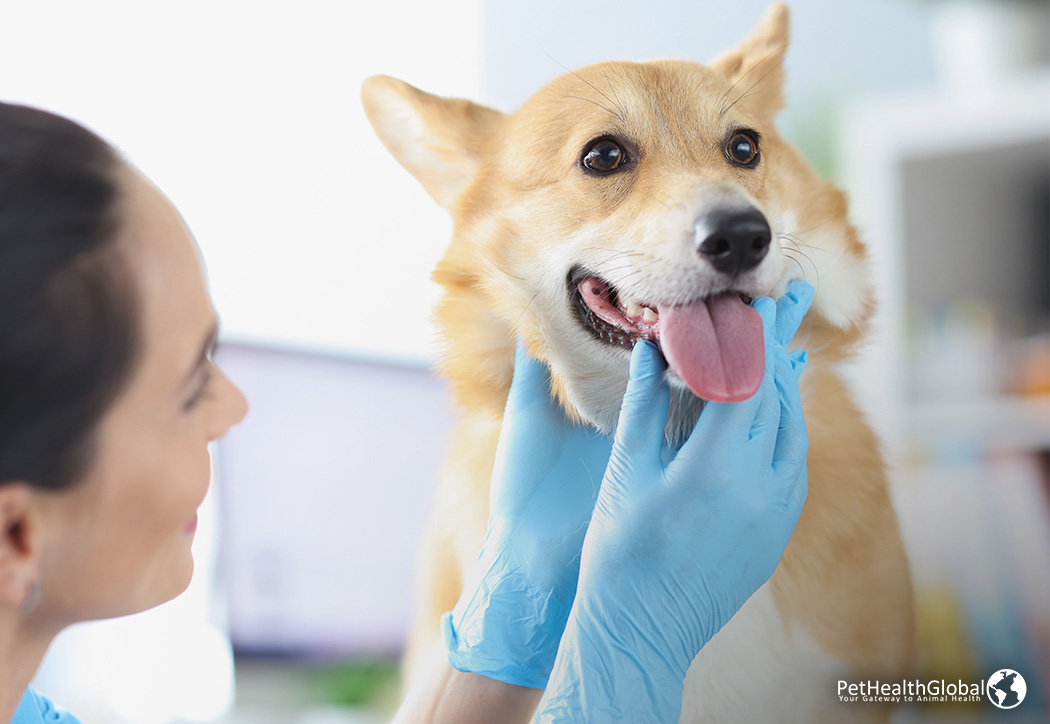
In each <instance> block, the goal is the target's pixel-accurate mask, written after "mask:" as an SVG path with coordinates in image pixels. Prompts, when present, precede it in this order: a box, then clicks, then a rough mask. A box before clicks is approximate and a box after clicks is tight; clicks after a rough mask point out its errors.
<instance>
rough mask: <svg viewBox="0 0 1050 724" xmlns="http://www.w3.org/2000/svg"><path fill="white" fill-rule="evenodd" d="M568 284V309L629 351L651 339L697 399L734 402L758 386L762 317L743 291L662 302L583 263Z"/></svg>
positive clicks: (601, 335)
mask: <svg viewBox="0 0 1050 724" xmlns="http://www.w3.org/2000/svg"><path fill="white" fill-rule="evenodd" d="M568 282H569V296H570V299H571V304H572V307H573V309H574V311H575V313H576V316H577V318H578V319H579V321H580V323H581V324H582V325H583V326H584V327H585V328H586V329H588V330H589V331H590V332H591V333H592V334H594V335H595V336H596V337H597V338H598V339H600V340H602V341H603V342H605V343H607V344H610V345H614V346H620V347H624V348H626V349H632V348H633V347H634V345H636V344H637V343H638V342H640V341H641V340H650V341H652V342H655V343H656V344H657V345H659V347H660V350H661V351H662V352H663V355H664V357H665V359H666V360H667V363H668V365H669V366H670V367H671V369H672V370H673V371H674V372H675V373H676V374H677V375H678V376H679V377H680V378H681V379H682V381H683V382H685V384H686V386H687V387H689V389H690V390H692V391H693V393H694V394H695V395H697V396H698V397H700V398H703V399H705V400H711V401H714V402H739V401H741V400H746V399H748V398H749V397H751V396H752V395H753V394H754V393H755V392H756V391H757V390H758V388H759V386H760V385H761V384H762V376H763V373H764V372H765V341H764V338H763V332H762V318H761V317H760V316H759V314H758V312H756V311H755V310H754V309H752V308H751V306H750V304H751V297H750V296H748V295H747V294H745V293H742V292H737V291H729V292H723V293H720V294H715V295H712V296H708V297H701V298H698V299H696V300H695V301H693V302H689V303H687V304H660V303H647V302H645V301H642V300H636V299H630V298H628V297H625V296H624V295H623V294H621V293H620V291H619V290H618V289H617V288H616V287H614V286H613V285H612V284H611V283H609V282H608V281H606V280H605V279H602V278H601V277H599V276H597V275H595V274H592V273H590V272H588V271H586V270H585V269H582V268H577V269H574V270H573V271H572V272H570V274H569V278H568Z"/></svg>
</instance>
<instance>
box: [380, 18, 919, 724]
mask: <svg viewBox="0 0 1050 724" xmlns="http://www.w3.org/2000/svg"><path fill="white" fill-rule="evenodd" d="M787 28H788V17H787V10H786V8H784V7H783V6H782V5H777V6H773V8H771V9H770V11H769V12H768V13H767V15H766V17H765V18H764V20H763V21H762V23H761V24H760V25H759V27H758V28H757V29H756V30H755V31H754V32H753V33H752V35H751V36H749V37H748V38H747V39H746V40H745V41H744V42H743V43H741V45H740V46H738V47H737V48H736V49H734V50H732V51H730V52H728V53H726V54H724V55H722V56H720V57H719V58H718V59H716V60H715V61H714V62H713V63H712V64H711V66H702V65H699V64H696V63H688V62H678V61H654V62H649V63H621V62H610V63H602V64H599V65H595V66H590V67H587V68H584V69H582V70H579V71H577V72H575V73H569V74H566V75H564V76H562V77H560V78H558V79H556V80H554V81H553V82H551V83H550V84H548V85H547V86H546V87H544V88H543V89H541V90H540V91H539V92H538V93H536V95H535V96H533V98H531V99H530V100H529V101H528V102H527V103H526V104H525V105H524V106H523V107H522V108H521V109H520V110H518V111H517V112H515V113H513V114H509V115H503V114H500V113H497V112H496V111H492V110H490V109H486V108H483V107H481V106H477V105H475V104H473V103H470V102H468V101H462V100H446V99H440V98H437V97H434V96H431V95H428V94H425V93H423V92H422V91H419V90H418V89H415V88H413V87H411V86H409V85H407V84H405V83H402V82H401V81H397V80H395V79H393V78H388V77H375V78H371V79H369V80H368V81H366V83H365V86H364V88H363V91H362V96H363V100H364V104H365V109H366V111H367V113H368V115H369V118H370V120H371V121H372V123H373V125H374V127H375V128H376V131H377V133H378V134H379V136H380V138H381V139H382V140H383V142H384V143H385V144H386V146H387V147H388V148H389V149H390V151H391V153H392V154H393V155H394V156H395V157H396V158H397V159H398V160H399V161H400V162H401V163H402V164H403V165H404V166H405V167H406V168H407V169H408V170H409V171H410V172H412V173H413V174H414V175H415V176H416V177H417V178H418V179H419V180H420V182H421V183H422V184H423V186H424V188H426V189H427V191H428V192H429V193H430V194H431V196H433V197H434V199H435V200H436V201H437V202H438V203H440V204H441V205H442V206H444V207H445V208H446V209H447V210H448V211H449V213H450V214H451V215H452V218H453V220H454V236H453V239H452V242H451V244H450V246H449V249H448V252H447V254H446V255H445V257H444V259H443V260H442V261H441V262H440V264H439V265H438V268H437V269H436V270H435V272H434V278H435V279H436V280H437V281H438V282H439V283H440V284H441V285H442V286H443V287H444V289H445V293H444V296H443V298H442V300H441V302H440V303H439V305H438V307H437V310H436V314H435V320H436V322H437V325H438V327H439V329H440V330H441V334H442V335H443V338H444V341H445V346H444V352H443V354H442V358H441V363H440V364H441V369H442V371H443V372H444V373H445V374H446V375H447V377H448V379H449V380H450V381H451V384H452V387H453V390H454V393H455V400H456V402H457V404H458V405H459V406H460V407H461V408H462V410H463V417H462V422H461V423H460V426H459V428H458V430H457V431H456V434H455V438H454V442H453V445H452V447H451V450H450V454H449V459H448V464H447V468H446V470H445V471H444V475H443V483H442V487H441V490H440V492H439V494H438V504H437V508H436V510H435V511H434V516H433V519H432V524H431V529H430V531H429V533H428V539H427V540H428V542H427V546H426V548H425V550H424V554H423V559H422V566H421V567H422V581H423V588H424V590H423V594H422V595H423V600H421V602H420V605H419V608H418V615H417V618H416V622H415V629H414V633H413V636H412V640H411V647H410V651H409V654H408V657H407V661H408V671H409V676H410V677H411V675H412V671H413V670H414V668H415V666H416V665H417V664H418V663H419V662H420V660H421V658H422V654H423V652H424V651H425V650H428V649H429V647H430V646H431V645H432V642H433V639H434V638H435V637H436V636H437V630H438V628H437V627H438V621H439V618H440V616H441V614H442V613H443V612H444V611H447V610H449V609H451V608H452V606H453V604H454V603H455V600H456V598H457V597H458V595H459V588H460V586H461V581H462V576H463V572H464V571H465V569H466V568H467V567H469V565H470V564H471V562H472V561H473V559H474V557H475V556H476V553H477V550H478V546H479V545H480V541H481V537H482V535H483V534H484V529H485V520H486V517H487V513H488V486H489V476H490V472H491V468H492V461H493V455H494V450H495V444H496V441H497V439H498V435H499V421H500V416H501V414H502V409H503V405H504V402H505V400H506V395H507V390H508V387H509V385H510V380H511V374H512V370H513V358H514V343H515V339H517V338H521V339H522V340H524V341H525V343H526V345H527V346H528V349H529V351H530V352H531V353H532V354H533V355H534V356H536V357H538V358H539V359H542V360H544V361H545V362H546V363H547V364H548V365H549V366H550V368H551V373H552V380H553V385H554V391H555V395H556V397H557V398H558V399H559V401H560V402H561V403H562V404H563V405H564V407H565V409H566V411H567V412H568V413H569V414H570V415H571V416H573V417H574V418H576V419H581V420H583V421H585V422H586V423H589V424H592V425H595V426H597V427H599V428H601V429H604V430H611V429H613V428H614V427H615V423H616V416H617V414H618V411H619V404H620V398H621V397H622V395H623V390H624V388H625V385H626V378H627V359H628V353H627V352H626V351H624V350H617V349H610V348H609V346H608V345H604V343H601V342H599V341H598V340H596V339H593V338H590V337H588V336H587V334H586V333H585V332H584V331H583V330H582V329H581V328H580V325H579V324H578V322H576V320H575V319H574V318H573V317H572V315H571V314H570V310H569V303H568V294H567V291H566V275H567V273H568V270H569V269H570V267H571V266H572V265H573V264H582V265H584V266H586V267H587V268H589V269H592V270H595V271H598V272H601V273H602V274H603V275H605V277H606V278H608V279H609V280H610V281H612V282H614V283H615V284H616V285H617V287H618V288H620V289H623V290H627V291H629V292H631V296H633V297H635V298H638V299H642V300H647V299H654V298H660V299H664V300H666V299H681V300H683V301H685V300H688V299H690V298H691V297H690V295H695V294H696V289H697V288H706V287H704V285H708V284H713V283H714V282H712V281H711V279H710V277H709V276H705V272H704V270H703V269H702V268H700V266H699V263H698V262H697V258H696V255H695V252H693V251H692V247H691V245H690V243H688V239H687V236H688V233H689V231H690V226H689V222H690V220H691V219H693V218H695V215H696V213H697V211H698V210H699V209H703V208H704V206H705V205H706V204H710V203H712V202H713V201H716V200H718V199H725V198H734V199H746V200H749V201H750V202H753V203H755V204H757V205H758V206H759V207H760V208H761V209H762V210H763V212H764V213H765V214H766V216H767V218H768V219H769V221H770V225H771V226H772V227H773V229H774V235H775V240H774V244H773V247H774V248H773V249H771V252H770V254H769V256H768V257H767V259H766V260H764V261H763V263H762V265H761V266H760V267H759V269H758V270H756V272H755V273H754V274H753V275H752V276H751V277H749V279H750V282H749V283H750V284H751V285H752V288H749V290H748V293H753V295H755V296H757V295H759V294H772V295H774V296H775V295H777V294H778V293H780V292H782V290H783V288H784V286H786V284H787V282H788V281H789V280H790V279H792V278H806V279H807V280H809V281H810V282H812V283H813V284H814V285H815V286H816V287H817V296H816V299H815V301H814V306H813V310H812V311H811V312H810V314H809V315H808V316H807V318H806V321H805V323H804V325H803V328H802V330H801V331H800V333H799V335H798V337H797V338H796V343H797V346H799V347H803V348H805V349H807V350H808V351H809V355H810V364H809V367H808V368H807V371H806V373H805V376H804V378H803V382H804V390H803V399H804V404H805V408H806V419H807V424H808V426H809V431H810V438H811V451H810V457H809V491H810V492H809V499H808V501H807V504H806V507H805V510H804V512H803V515H802V519H801V521H800V523H799V527H798V530H797V531H796V533H795V535H794V537H793V538H792V541H791V543H790V545H789V547H788V549H787V552H786V554H785V556H784V559H783V561H782V563H781V565H780V567H779V568H778V570H777V572H776V574H775V575H774V577H773V579H772V580H771V582H770V584H769V588H770V590H771V592H772V596H773V600H774V601H775V603H776V607H777V609H778V610H779V615H780V617H781V619H782V620H783V622H784V624H783V626H784V627H788V628H792V630H794V628H795V627H799V628H800V629H801V630H804V631H805V632H806V635H807V636H808V637H810V638H812V640H814V641H815V642H816V645H817V646H818V647H819V649H820V650H822V651H823V652H824V653H825V654H827V655H828V656H829V657H831V658H832V659H834V660H836V661H841V662H843V663H844V664H845V665H846V666H847V670H848V672H849V675H852V676H855V677H856V676H861V675H866V674H868V673H873V674H876V675H880V676H891V675H903V674H904V673H905V671H906V669H907V667H908V665H909V662H910V659H911V655H912V639H913V630H912V628H913V624H912V610H911V591H910V584H909V578H908V573H907V564H906V560H905V557H904V553H903V550H902V547H901V542H900V537H899V534H898V530H897V523H896V519H895V516H894V514H893V510H892V508H891V506H890V500H889V495H888V490H887V482H886V477H885V473H884V468H883V462H882V460H881V457H880V453H879V447H878V441H877V440H876V439H875V437H874V435H873V434H872V433H871V431H870V430H869V429H868V427H867V425H866V424H865V422H864V420H863V419H862V416H861V414H860V413H859V411H858V410H857V409H856V407H855V406H854V404H853V402H852V401H851V399H850V395H849V393H848V391H847V389H846V388H845V386H844V384H843V382H842V380H841V379H840V377H839V376H838V373H837V371H836V369H835V366H836V364H838V363H840V362H842V361H844V360H846V359H847V358H848V356H849V354H850V353H851V351H852V350H853V349H854V347H855V346H856V344H857V343H858V342H859V341H860V339H861V338H862V337H863V335H864V333H865V331H866V328H867V325H868V320H869V319H870V316H871V313H872V311H873V301H872V293H871V289H870V287H869V284H868V280H867V276H866V271H865V270H866V256H865V251H864V248H863V246H862V245H861V243H860V242H859V241H858V239H857V236H856V233H855V231H854V229H853V227H852V226H851V225H850V223H849V221H848V218H847V203H846V200H845V197H844V195H843V194H842V193H841V192H840V191H838V190H837V189H835V188H834V187H833V186H832V185H830V184H828V183H826V182H823V181H821V180H820V179H818V178H817V177H816V176H815V174H814V173H813V172H812V170H811V169H810V168H809V167H808V166H807V165H806V164H805V162H804V161H803V160H802V159H801V158H800V157H799V156H798V155H797V153H796V152H795V151H794V150H793V149H792V148H790V147H789V146H788V145H787V144H786V143H785V142H784V141H783V139H781V137H780V136H779V135H778V134H777V131H776V129H775V127H774V126H773V123H772V119H773V116H774V114H775V112H776V111H777V110H778V109H779V108H780V107H781V106H782V105H783V98H782V91H781V87H782V82H783V71H782V62H783V55H784V51H785V49H786V47H787V43H788V40H787V39H788V29H787ZM738 127H747V128H753V129H755V130H757V131H759V132H760V133H761V135H762V139H761V153H762V161H761V163H760V164H759V165H758V166H757V167H756V168H755V169H751V170H744V169H739V168H736V167H733V166H731V165H730V164H729V163H727V161H726V159H725V157H724V155H723V152H722V147H721V140H722V139H723V138H724V137H725V135H726V134H727V133H729V132H731V131H732V129H734V128H738ZM603 135H615V136H617V137H619V138H626V139H628V140H629V142H630V147H629V149H628V151H629V155H632V154H633V156H634V158H635V159H636V160H637V164H636V165H635V166H634V167H633V168H632V169H631V170H630V171H629V172H625V173H618V174H613V175H610V176H608V177H603V178H601V179H595V178H594V177H592V176H588V175H587V174H585V173H583V172H582V170H581V168H580V167H579V165H578V161H579V158H580V155H581V152H582V150H583V149H584V148H585V146H586V145H587V143H588V141H591V140H593V139H595V138H597V137H599V136H603ZM824 290H828V291H824ZM716 291H717V290H716ZM674 382H675V380H672V383H674ZM675 390H676V392H675V395H674V400H673V402H672V413H671V418H672V419H671V420H670V421H669V425H668V431H667V432H668V435H669V436H670V437H673V436H675V435H677V434H679V433H680V432H681V430H683V429H688V428H689V426H691V424H692V422H693V421H695V417H696V414H698V412H699V409H700V408H699V406H698V404H697V403H696V400H695V398H693V397H692V396H691V394H689V393H688V392H687V391H686V390H685V389H684V386H682V385H681V384H680V381H679V383H678V384H677V385H676V386H675ZM733 625H734V623H733V622H730V626H733ZM727 628H728V627H727ZM789 638H790V637H789ZM702 655H703V653H702ZM794 665H796V666H800V667H804V666H806V661H804V660H800V661H798V662H795V664H794ZM833 696H834V689H833V688H832V689H826V690H819V691H812V692H803V693H802V695H800V696H799V697H798V700H799V701H800V702H801V701H803V700H804V699H805V698H807V697H828V698H831V697H833ZM781 705H782V706H791V703H790V702H782V703H781ZM803 706H804V704H803ZM715 710H717V707H713V708H712V711H715ZM878 711H879V712H881V711H882V710H878ZM869 714H870V716H871V717H872V720H883V719H884V717H885V716H886V714H885V713H884V712H883V713H877V712H876V710H871V712H870V713H869ZM854 715H857V716H861V717H865V716H866V715H864V714H863V713H862V712H859V711H857V712H854ZM704 716H705V717H707V716H710V717H714V716H715V715H713V714H712V715H704ZM814 716H818V715H816V714H814ZM821 716H822V715H821ZM689 717H690V713H689V712H684V713H683V721H691V720H692V719H690V718H689ZM703 720H704V721H715V720H716V718H704V719H703ZM744 720H746V719H743V718H741V719H739V721H744ZM801 720H805V717H804V716H803V717H802V719H801ZM813 720H814V721H815V720H816V719H813Z"/></svg>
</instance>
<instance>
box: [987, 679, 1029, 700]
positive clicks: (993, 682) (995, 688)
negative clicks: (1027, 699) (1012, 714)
mask: <svg viewBox="0 0 1050 724" xmlns="http://www.w3.org/2000/svg"><path fill="white" fill-rule="evenodd" d="M987 691H988V699H989V700H990V701H991V702H992V703H993V704H995V705H996V706H997V707H999V708H1000V709H1013V708H1014V707H1015V706H1017V705H1018V704H1020V703H1021V702H1022V701H1024V696H1025V694H1027V693H1028V686H1027V685H1026V684H1025V683H1024V677H1023V676H1021V675H1020V674H1018V673H1017V672H1016V671H1014V670H1013V669H999V670H998V671H996V672H995V673H994V674H992V675H991V676H989V677H988V689H987Z"/></svg>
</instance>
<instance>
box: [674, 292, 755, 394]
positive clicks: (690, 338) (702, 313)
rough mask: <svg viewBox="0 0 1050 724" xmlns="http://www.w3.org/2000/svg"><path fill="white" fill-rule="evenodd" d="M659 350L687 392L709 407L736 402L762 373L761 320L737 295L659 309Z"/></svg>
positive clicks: (752, 390) (749, 392) (749, 391)
mask: <svg viewBox="0 0 1050 724" xmlns="http://www.w3.org/2000/svg"><path fill="white" fill-rule="evenodd" d="M657 311H658V312H659V314H660V349H661V350H662V351H663V354H664V357H665V358H666V359H667V363H668V364H669V365H670V366H671V369H673V370H674V371H675V372H677V373H678V376H679V377H681V378H682V379H683V380H684V381H685V383H686V385H688V386H689V389H690V390H692V391H693V393H694V394H695V395H696V396H697V397H700V398H702V399H705V400H711V401H712V402H741V401H743V400H746V399H748V398H749V397H751V396H752V395H753V394H755V393H756V392H757V391H758V388H759V387H760V386H761V384H762V376H763V374H764V373H765V358H766V349H765V347H766V346H765V340H764V338H763V334H762V317H761V316H759V314H758V312H756V311H755V310H754V309H752V308H751V307H750V306H748V305H747V304H744V302H743V300H742V299H740V297H739V296H738V295H737V294H733V293H727V294H721V295H719V296H717V297H712V298H710V299H706V300H704V301H701V302H697V303H696V304H692V305H690V306H688V307H660V308H659V309H658V310H657Z"/></svg>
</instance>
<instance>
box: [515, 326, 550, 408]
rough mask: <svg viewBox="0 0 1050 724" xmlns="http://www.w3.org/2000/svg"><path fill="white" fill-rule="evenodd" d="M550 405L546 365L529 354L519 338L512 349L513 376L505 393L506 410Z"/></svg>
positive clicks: (548, 378) (548, 375) (548, 374)
mask: <svg viewBox="0 0 1050 724" xmlns="http://www.w3.org/2000/svg"><path fill="white" fill-rule="evenodd" d="M552 405H553V401H552V399H551V394H550V372H549V371H548V369H547V365H545V364H543V363H542V362H540V361H539V360H537V359H535V358H534V357H532V356H531V355H529V353H528V352H527V351H526V349H525V344H524V343H523V342H521V341H520V340H519V341H518V345H517V347H516V349H515V350H514V376H513V377H512V379H511V383H510V394H508V395H507V412H508V413H511V412H512V411H514V410H521V409H527V408H529V407H533V406H543V407H551V406H552Z"/></svg>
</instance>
